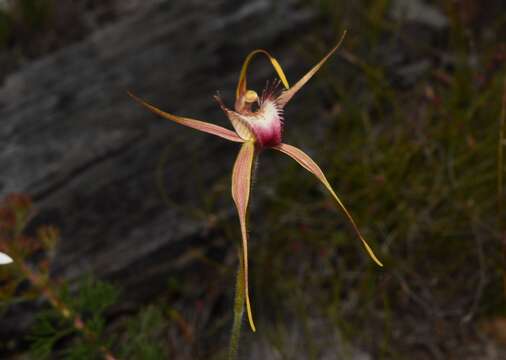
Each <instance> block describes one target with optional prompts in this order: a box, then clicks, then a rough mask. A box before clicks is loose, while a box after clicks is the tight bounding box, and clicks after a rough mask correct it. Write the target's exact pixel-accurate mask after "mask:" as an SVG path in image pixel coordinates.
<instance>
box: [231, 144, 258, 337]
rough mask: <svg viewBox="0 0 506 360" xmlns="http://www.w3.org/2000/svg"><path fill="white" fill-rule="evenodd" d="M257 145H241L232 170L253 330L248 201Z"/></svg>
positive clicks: (250, 322)
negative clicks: (250, 295) (249, 273)
mask: <svg viewBox="0 0 506 360" xmlns="http://www.w3.org/2000/svg"><path fill="white" fill-rule="evenodd" d="M255 154H256V147H255V143H254V142H252V141H247V142H245V143H244V144H242V146H241V150H240V151H239V154H238V155H237V159H236V160H235V163H234V169H233V171H232V199H233V200H234V203H235V206H236V208H237V214H238V216H239V223H240V226H241V237H242V250H243V254H242V260H243V261H242V264H243V276H244V298H245V302H246V312H247V314H248V321H249V324H250V327H251V330H253V332H255V331H256V328H255V323H254V321H253V314H252V312H251V303H250V298H249V285H248V229H247V226H246V220H247V218H246V217H247V212H248V203H249V196H250V189H251V178H252V170H253V161H254V159H255Z"/></svg>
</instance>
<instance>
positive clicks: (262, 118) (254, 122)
mask: <svg viewBox="0 0 506 360" xmlns="http://www.w3.org/2000/svg"><path fill="white" fill-rule="evenodd" d="M344 35H345V33H344V34H343V36H342V37H341V40H340V41H339V43H338V44H337V45H336V46H335V47H334V48H333V49H332V50H330V52H329V53H328V54H327V55H326V56H325V57H324V58H323V59H322V60H321V61H320V62H319V63H318V64H316V65H315V66H314V67H313V68H312V69H311V70H309V72H308V73H307V74H305V75H304V76H303V77H302V78H301V79H300V80H299V81H298V82H297V83H295V85H293V86H292V87H290V86H289V85H288V80H287V78H286V76H285V74H284V72H283V70H282V68H281V66H280V65H279V63H278V61H277V60H276V59H275V58H273V57H272V56H271V55H270V54H269V53H268V52H267V51H265V50H255V51H253V52H252V53H250V54H249V55H248V56H247V57H246V60H245V61H244V64H243V66H242V70H241V73H240V76H239V83H238V85H237V90H236V100H235V105H234V110H231V109H229V108H227V107H226V106H225V105H224V104H223V102H222V101H221V99H220V98H218V97H216V100H217V101H218V103H219V105H220V106H221V108H222V109H223V111H224V112H225V114H226V115H227V117H228V118H229V120H230V122H231V123H232V126H233V128H234V130H235V132H234V131H231V130H228V129H226V128H223V127H221V126H218V125H214V124H210V123H207V122H203V121H199V120H194V119H190V118H186V117H180V116H176V115H173V114H170V113H167V112H164V111H162V110H159V109H158V108H156V107H154V106H153V105H150V104H149V103H147V102H145V101H143V100H141V99H140V98H138V97H136V96H135V95H133V94H131V93H129V95H130V96H131V97H132V98H133V99H134V100H135V101H137V102H138V103H139V104H141V105H143V106H145V107H147V108H148V109H149V110H150V111H152V112H153V113H155V114H157V115H160V116H161V117H163V118H165V119H168V120H171V121H173V122H176V123H178V124H181V125H185V126H188V127H191V128H194V129H196V130H200V131H203V132H207V133H210V134H213V135H216V136H219V137H222V138H224V139H227V140H230V141H235V142H238V143H242V145H241V149H240V151H239V154H238V156H237V159H236V161H235V164H234V169H233V172H232V198H233V200H234V202H235V205H236V207H237V212H238V215H239V222H240V226H241V234H242V247H243V261H242V264H243V266H244V268H243V271H242V273H243V274H244V292H245V294H244V298H245V303H246V310H247V314H248V320H249V323H250V326H251V329H252V330H253V331H255V325H254V322H253V316H252V313H251V305H250V297H249V289H248V231H247V226H246V213H247V210H248V202H249V196H250V186H251V177H252V168H253V161H254V159H255V156H256V155H257V154H258V153H259V152H260V151H261V150H263V149H274V150H277V151H280V152H282V153H284V154H286V155H288V156H290V157H291V158H293V159H294V160H295V161H297V162H298V163H299V164H300V165H301V166H302V167H303V168H305V169H306V170H308V171H309V172H311V173H312V174H313V175H315V176H316V177H317V178H318V179H319V180H320V181H321V183H322V184H323V185H324V186H325V187H326V188H327V190H328V191H329V192H330V194H331V195H332V197H333V198H334V199H335V201H336V202H337V205H338V206H339V208H340V209H341V210H342V211H343V213H344V215H345V216H346V217H347V218H348V220H349V221H350V223H351V225H352V226H353V228H354V230H355V232H356V233H357V235H358V237H359V239H360V240H361V242H362V244H363V246H364V247H365V249H366V250H367V252H368V253H369V256H370V257H371V258H372V259H373V260H374V261H375V262H376V264H378V265H379V266H383V265H382V263H381V262H380V261H379V260H378V258H377V257H376V256H375V255H374V253H373V251H372V249H371V248H370V247H369V245H368V244H367V242H366V241H365V239H364V238H363V236H362V235H361V233H360V231H359V230H358V227H357V225H356V224H355V221H354V220H353V218H352V216H351V215H350V213H349V212H348V210H347V209H346V208H345V206H344V204H343V203H342V202H341V200H340V199H339V197H338V196H337V195H336V193H335V192H334V190H333V189H332V187H331V185H330V184H329V182H328V181H327V179H326V177H325V175H324V174H323V172H322V170H321V169H320V167H319V166H318V165H317V164H316V163H315V162H314V161H313V160H312V159H311V158H310V157H309V156H308V155H307V154H305V153H304V152H303V151H302V150H300V149H298V148H296V147H294V146H292V145H288V144H284V143H282V142H281V138H282V130H283V120H284V119H283V109H284V107H285V106H286V105H287V104H288V102H289V101H290V100H291V99H292V97H293V96H294V95H295V94H296V93H297V92H298V91H299V90H300V89H301V88H302V87H303V86H304V85H305V84H306V83H307V82H308V81H309V79H311V78H312V77H313V75H314V74H315V73H316V72H317V71H318V70H319V69H320V67H321V66H322V65H323V64H324V63H325V62H326V61H327V60H328V58H329V57H330V56H331V55H332V54H333V53H334V52H335V51H336V50H337V49H338V48H339V46H340V44H341V42H342V40H343V39H344ZM258 54H263V55H265V56H267V58H268V59H269V60H270V62H271V64H272V65H273V67H274V69H275V71H276V73H277V74H278V76H279V79H280V80H281V83H282V84H283V86H284V89H282V90H279V89H278V86H279V81H277V82H274V83H273V84H271V85H270V86H267V88H266V89H264V91H263V93H262V94H261V96H258V94H257V93H256V92H255V91H253V90H251V89H248V87H247V81H246V73H247V70H248V66H249V64H250V62H251V60H252V59H253V57H254V56H255V55H258Z"/></svg>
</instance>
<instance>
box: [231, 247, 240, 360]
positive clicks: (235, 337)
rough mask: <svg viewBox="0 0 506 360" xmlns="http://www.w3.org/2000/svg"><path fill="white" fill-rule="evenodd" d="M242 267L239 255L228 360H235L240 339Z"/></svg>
mask: <svg viewBox="0 0 506 360" xmlns="http://www.w3.org/2000/svg"><path fill="white" fill-rule="evenodd" d="M243 273H244V266H243V258H242V255H241V254H240V253H239V265H238V269H237V276H236V280H235V296H234V324H233V325H232V334H231V335H230V347H229V349H228V360H235V359H237V352H238V350H239V339H240V338H241V326H242V319H243V316H244V274H243Z"/></svg>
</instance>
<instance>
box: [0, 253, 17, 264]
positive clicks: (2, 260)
mask: <svg viewBox="0 0 506 360" xmlns="http://www.w3.org/2000/svg"><path fill="white" fill-rule="evenodd" d="M13 261H14V260H12V258H11V257H10V256H9V255H7V254H4V253H3V252H0V265H7V264H10V263H12V262H13Z"/></svg>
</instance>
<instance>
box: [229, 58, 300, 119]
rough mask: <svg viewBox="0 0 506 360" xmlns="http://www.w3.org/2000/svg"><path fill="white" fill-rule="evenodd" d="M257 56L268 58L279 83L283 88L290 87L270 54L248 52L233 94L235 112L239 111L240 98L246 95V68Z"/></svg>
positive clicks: (279, 66) (280, 68)
mask: <svg viewBox="0 0 506 360" xmlns="http://www.w3.org/2000/svg"><path fill="white" fill-rule="evenodd" d="M257 54H264V55H265V56H267V57H268V58H269V60H270V62H271V64H272V66H273V67H274V70H275V71H276V73H277V74H278V76H279V79H280V80H281V82H282V83H283V85H284V86H285V88H287V89H288V88H289V87H290V86H289V85H288V80H287V78H286V75H285V73H284V72H283V68H282V67H281V65H280V64H279V62H278V61H277V60H276V59H275V58H274V57H273V56H272V55H271V54H269V52H267V51H266V50H263V49H257V50H254V51H252V52H250V53H249V55H248V56H247V57H246V59H245V60H244V63H243V65H242V69H241V74H240V75H239V82H238V83H237V90H236V93H235V95H236V110H238V111H239V109H238V106H239V105H238V104H240V103H241V98H242V97H243V96H244V94H245V93H246V90H247V87H246V83H247V77H246V74H247V72H248V66H249V64H250V62H251V60H252V59H253V57H254V56H255V55H257ZM239 107H240V106H239Z"/></svg>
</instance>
